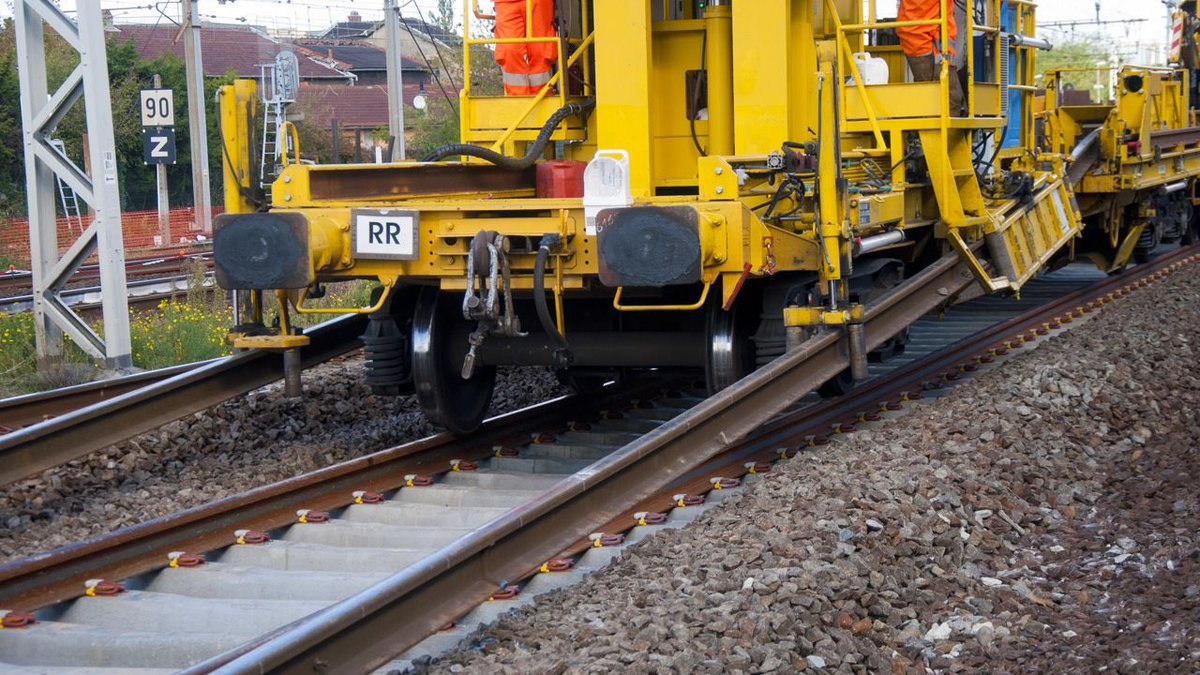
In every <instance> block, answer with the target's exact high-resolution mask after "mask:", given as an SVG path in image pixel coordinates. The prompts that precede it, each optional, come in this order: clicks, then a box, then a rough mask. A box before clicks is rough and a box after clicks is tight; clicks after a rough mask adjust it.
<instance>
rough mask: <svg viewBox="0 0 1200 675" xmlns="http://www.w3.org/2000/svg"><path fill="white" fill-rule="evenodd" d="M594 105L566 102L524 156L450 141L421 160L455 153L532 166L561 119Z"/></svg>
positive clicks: (509, 166) (519, 167)
mask: <svg viewBox="0 0 1200 675" xmlns="http://www.w3.org/2000/svg"><path fill="white" fill-rule="evenodd" d="M595 107H596V101H595V99H588V100H586V101H584V102H582V103H568V104H566V105H565V106H563V107H561V108H559V109H558V110H556V111H555V112H554V114H553V115H551V116H550V119H548V120H546V124H545V125H543V126H542V130H541V131H540V132H538V135H537V138H536V139H534V141H533V142H532V143H530V144H529V148H528V149H527V150H526V151H525V156H524V157H520V158H517V157H509V156H508V155H502V154H500V153H498V152H496V151H495V150H492V149H491V148H485V147H483V146H480V145H471V144H469V143H451V144H450V145H443V146H442V147H440V148H437V149H435V150H434V151H432V152H430V153H429V154H427V155H425V156H424V157H423V158H421V161H422V162H436V161H438V160H441V159H445V158H446V157H453V156H455V155H467V156H470V157H476V158H478V159H482V160H484V161H486V162H491V163H492V164H495V165H496V166H502V167H504V168H506V169H513V170H516V171H520V170H522V169H528V168H529V167H531V166H533V163H534V162H536V161H537V160H538V158H540V157H541V156H542V153H543V152H544V151H545V150H546V144H547V143H549V142H550V137H551V136H553V135H554V130H555V129H557V128H558V125H560V124H562V122H563V120H565V119H567V118H568V117H570V116H571V115H583V114H584V113H587V112H589V111H590V110H592V109H593V108H595Z"/></svg>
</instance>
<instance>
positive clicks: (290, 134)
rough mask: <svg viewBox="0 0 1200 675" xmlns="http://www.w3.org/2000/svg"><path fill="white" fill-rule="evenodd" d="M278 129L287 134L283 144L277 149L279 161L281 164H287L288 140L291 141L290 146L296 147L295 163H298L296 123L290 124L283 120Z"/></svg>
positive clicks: (298, 146) (298, 141)
mask: <svg viewBox="0 0 1200 675" xmlns="http://www.w3.org/2000/svg"><path fill="white" fill-rule="evenodd" d="M280 131H282V132H283V133H284V134H285V135H286V136H287V138H286V139H285V140H284V143H283V146H281V147H280V149H279V154H280V162H279V163H280V164H281V165H283V166H287V165H288V152H287V149H288V144H287V141H288V140H290V141H291V142H292V147H293V148H295V149H296V163H297V164H299V163H300V134H299V133H297V132H296V125H295V124H292V123H291V122H284V123H283V126H282V127H281V128H280Z"/></svg>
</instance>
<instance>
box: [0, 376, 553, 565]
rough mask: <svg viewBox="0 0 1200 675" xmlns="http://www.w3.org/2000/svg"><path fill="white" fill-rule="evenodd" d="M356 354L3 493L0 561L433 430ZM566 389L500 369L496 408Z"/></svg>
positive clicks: (542, 378)
mask: <svg viewBox="0 0 1200 675" xmlns="http://www.w3.org/2000/svg"><path fill="white" fill-rule="evenodd" d="M363 377H364V375H363V361H362V358H361V356H360V355H354V356H350V357H347V358H345V359H340V360H337V361H333V362H330V363H327V364H323V365H321V366H318V367H316V368H315V369H312V370H308V371H305V373H304V392H305V395H304V398H302V399H289V398H287V397H285V396H284V395H283V392H282V389H281V387H280V386H279V385H272V386H269V387H265V388H263V389H259V390H257V391H254V392H252V393H250V394H249V395H247V396H243V397H239V398H237V399H232V400H230V401H227V402H225V403H222V404H220V405H217V406H214V407H212V408H210V409H208V410H205V411H202V412H199V413H195V414H193V415H191V416H189V417H187V418H184V419H182V420H178V421H175V422H171V423H169V424H167V425H165V426H163V427H161V428H159V429H158V430H156V431H154V432H150V433H147V434H143V435H141V436H139V437H137V438H134V439H131V440H129V441H126V442H124V443H120V444H118V445H115V446H113V447H112V448H109V449H107V450H103V451H100V452H95V453H92V454H90V455H88V456H87V457H84V458H82V459H79V460H75V461H72V462H69V463H67V464H65V465H63V466H60V467H56V468H53V469H49V470H47V471H44V472H43V473H41V474H40V475H38V476H37V477H34V478H30V479H27V480H23V481H19V482H17V483H14V484H12V485H9V486H6V487H5V488H4V489H3V491H2V493H0V562H4V561H8V560H13V559H16V558H23V557H27V556H30V555H33V554H35V553H39V552H42V551H48V550H50V549H53V548H57V547H59V546H63V545H66V544H71V543H75V542H78V541H82V540H83V539H86V538H87V537H91V536H95V535H98V534H102V533H105V532H111V531H113V530H116V529H119V528H121V527H126V526H129V525H134V524H137V523H140V522H143V521H146V520H150V519H152V518H156V517H159V516H163V515H167V514H170V513H174V512H176V511H180V510H182V509H185V508H189V507H192V506H197V505H200V504H203V503H205V502H209V501H212V500H215V499H220V498H222V497H226V496H229V495H233V494H237V493H239V492H244V491H245V490H248V489H250V488H254V487H258V486H261V485H267V484H270V483H273V482H276V481H279V480H283V479H285V478H291V477H293V476H297V475H300V474H302V473H306V472H309V471H312V470H314V469H318V468H321V467H324V466H329V465H330V464H333V463H335V462H339V461H342V460H346V459H351V458H353V457H358V456H361V455H365V454H369V453H371V452H375V451H378V450H382V449H385V448H388V447H391V446H394V445H398V444H401V443H404V442H407V441H411V440H415V439H418V438H423V437H426V436H429V435H431V434H433V433H435V432H436V429H435V428H434V427H433V425H431V424H430V423H429V422H428V421H426V420H425V417H424V415H423V414H422V413H421V411H420V407H419V406H418V404H417V402H416V399H415V397H412V396H400V397H390V396H375V395H373V394H372V393H371V391H370V388H369V387H367V386H366V385H365V384H364V383H363ZM563 393H566V390H565V389H564V388H563V387H562V386H561V385H560V384H559V382H558V380H557V379H556V378H555V377H554V375H553V374H551V373H549V372H548V371H546V370H545V369H539V368H508V369H503V368H502V369H500V371H499V374H498V378H497V383H496V394H495V397H494V398H493V400H492V407H491V414H500V413H503V412H508V411H511V410H517V409H519V408H523V407H526V406H529V405H532V404H535V403H538V402H540V401H544V400H548V399H550V398H553V397H555V396H558V395H560V394H563Z"/></svg>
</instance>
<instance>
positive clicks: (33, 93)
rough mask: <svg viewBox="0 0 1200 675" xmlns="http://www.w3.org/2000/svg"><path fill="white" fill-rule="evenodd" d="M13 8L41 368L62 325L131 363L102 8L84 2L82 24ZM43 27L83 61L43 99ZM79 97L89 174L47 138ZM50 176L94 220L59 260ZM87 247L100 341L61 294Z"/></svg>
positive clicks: (50, 359)
mask: <svg viewBox="0 0 1200 675" xmlns="http://www.w3.org/2000/svg"><path fill="white" fill-rule="evenodd" d="M14 13H15V14H16V18H17V25H16V28H17V31H16V32H17V63H18V68H17V71H18V73H19V77H20V82H21V122H22V130H23V133H24V141H25V165H26V174H25V175H26V181H27V184H26V195H27V197H28V200H29V228H30V242H31V247H32V251H31V258H32V262H33V265H32V267H33V280H32V281H33V295H34V316H35V324H36V326H37V329H36V332H37V335H36V339H37V349H38V360H39V365H52V364H54V363H55V362H56V361H58V360H59V359H60V358H61V354H62V343H61V333H60V331H61V332H65V333H66V334H68V335H70V336H71V339H72V340H74V341H75V343H76V344H78V345H79V347H80V348H81V349H83V350H84V351H86V352H87V353H89V354H91V355H92V356H94V357H96V358H97V359H101V360H103V361H104V363H105V365H106V366H107V367H109V368H127V367H129V366H130V365H131V364H132V361H131V358H130V351H131V350H130V341H129V307H128V300H127V298H126V288H125V246H124V242H123V241H122V237H121V201H120V190H119V189H118V185H117V157H116V150H115V142H114V136H113V127H112V100H111V96H110V93H109V80H108V61H107V58H106V55H105V42H104V38H105V35H104V21H103V18H102V17H101V13H100V4H99V3H95V2H88V3H80V5H79V8H78V20H79V23H78V24H76V23H75V22H73V21H71V19H69V18H67V17H66V15H64V14H63V13H62V12H61V10H59V9H58V7H56V6H55V5H53V4H51V3H49V2H45V1H44V0H21V1H19V2H17V3H16V4H15V6H14ZM47 25H48V26H50V27H51V28H52V29H53V30H54V31H55V32H57V33H58V34H59V35H61V36H62V38H63V39H64V40H65V41H66V42H67V44H69V45H70V46H71V47H72V48H73V49H75V50H76V51H77V52H78V53H79V65H78V66H77V67H76V68H75V69H74V70H73V71H72V72H71V73H70V74H68V75H67V77H66V78H65V79H64V81H63V83H62V84H61V85H60V86H59V88H58V90H57V91H56V92H54V95H53V96H50V95H48V86H47V82H46V66H45V32H44V29H45V26H47ZM80 26H83V28H80ZM80 98H83V99H84V100H85V101H86V107H85V110H84V115H85V120H86V123H87V129H88V134H87V136H86V139H85V141H84V145H85V148H84V157H85V164H86V165H87V166H90V167H91V171H90V173H91V175H90V176H89V175H88V173H87V172H85V171H83V170H82V169H80V168H79V167H78V166H77V165H76V164H75V163H74V162H73V161H71V159H70V158H69V157H68V156H67V155H66V154H65V153H63V152H61V151H60V150H58V149H57V148H56V147H55V146H54V144H52V143H51V140H52V139H51V137H52V135H53V133H54V130H55V129H56V128H57V127H58V124H59V122H61V121H62V119H63V117H64V116H66V114H67V113H68V112H69V111H70V109H71V108H72V107H73V106H74V105H75V103H76V102H78V101H79V99H80ZM56 176H57V177H58V178H60V179H61V180H62V181H63V182H64V183H66V184H67V185H68V186H69V187H70V188H71V189H72V190H74V191H75V194H76V195H77V196H78V197H81V198H82V199H83V201H85V202H87V203H88V204H89V205H90V206H91V208H92V214H93V216H94V217H93V220H92V221H91V222H90V223H89V224H88V226H87V228H86V229H85V230H84V232H83V233H82V234H81V235H80V237H79V239H78V240H76V241H75V242H74V243H73V244H71V246H70V247H69V248H68V249H67V251H66V253H65V254H64V255H63V256H62V257H61V258H60V257H59V254H58V233H57V218H56V213H55V206H54V190H55V177H56ZM93 253H95V254H96V256H97V258H98V260H99V263H100V286H101V299H102V304H103V308H102V311H103V317H104V339H103V340H101V339H100V337H99V336H98V335H96V333H95V331H93V330H92V328H91V326H89V325H88V323H87V322H86V321H83V320H82V319H81V318H80V317H79V316H78V315H77V314H75V313H74V312H73V311H72V310H71V309H70V308H69V307H67V306H66V305H65V304H64V303H63V302H62V299H61V297H60V295H59V292H60V291H61V290H62V288H63V287H64V286H66V284H67V281H68V280H69V279H70V278H71V275H72V274H74V273H75V270H77V269H78V268H79V266H80V265H82V264H83V261H84V260H85V259H86V258H87V257H88V256H90V255H92V254H93Z"/></svg>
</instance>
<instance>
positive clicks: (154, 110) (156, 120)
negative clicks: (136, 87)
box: [142, 89, 175, 127]
mask: <svg viewBox="0 0 1200 675" xmlns="http://www.w3.org/2000/svg"><path fill="white" fill-rule="evenodd" d="M142 126H144V127H173V126H175V92H173V91H171V90H170V89H143V90H142Z"/></svg>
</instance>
